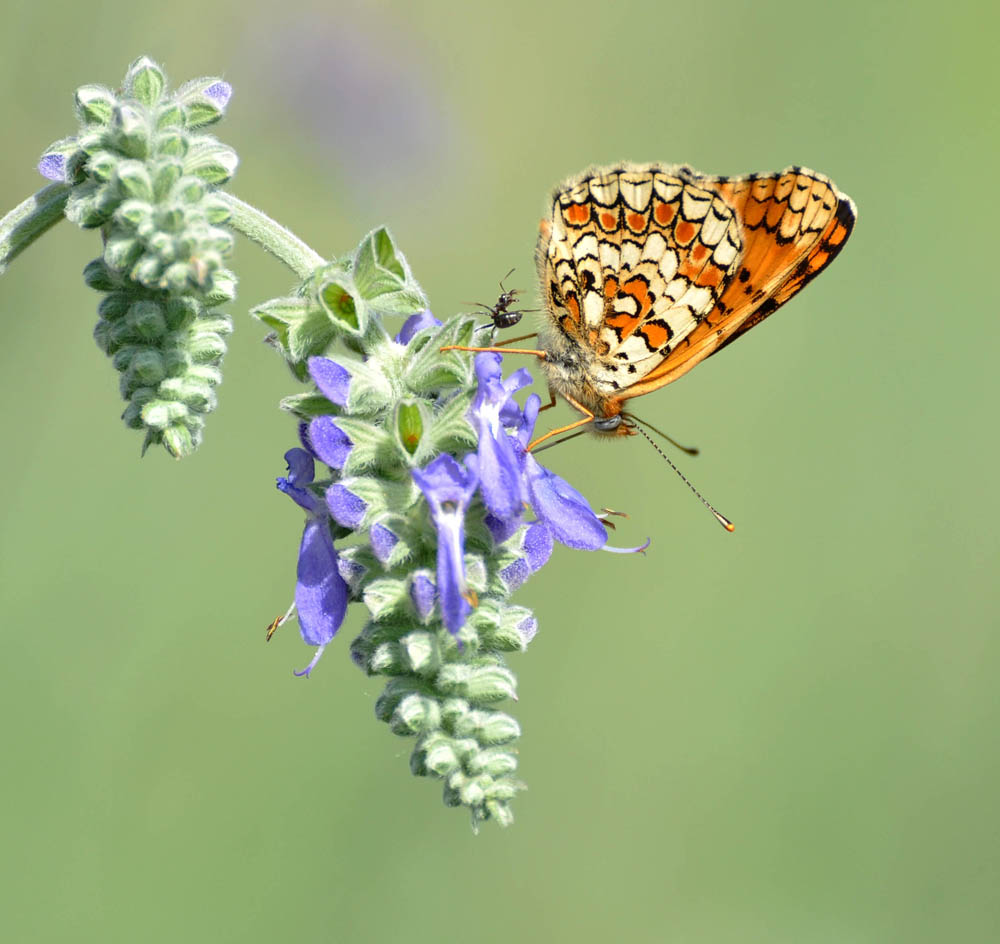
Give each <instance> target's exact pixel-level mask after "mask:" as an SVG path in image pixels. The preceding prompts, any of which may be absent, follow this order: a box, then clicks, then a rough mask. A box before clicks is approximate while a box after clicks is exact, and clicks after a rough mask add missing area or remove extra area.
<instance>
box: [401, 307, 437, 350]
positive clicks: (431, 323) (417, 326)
mask: <svg viewBox="0 0 1000 944" xmlns="http://www.w3.org/2000/svg"><path fill="white" fill-rule="evenodd" d="M440 327H441V322H440V321H438V320H437V318H435V317H434V316H433V315H432V314H431V312H430V309H429V308H425V309H424V310H423V311H418V312H417V313H416V314H415V315H410V317H409V318H407V319H406V321H404V322H403V327H402V328H400V329H399V333H398V334H397V335H396V337H395V338H393V340H394V341H395V342H396V343H397V344H409V343H410V341H412V340H413V336H414V335H415V334H416V333H417V332H418V331H423V330H424V329H425V328H440Z"/></svg>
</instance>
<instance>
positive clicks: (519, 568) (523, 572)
mask: <svg viewBox="0 0 1000 944" xmlns="http://www.w3.org/2000/svg"><path fill="white" fill-rule="evenodd" d="M530 576H531V568H530V567H529V566H528V562H527V561H526V560H525V559H524V558H523V557H519V558H518V559H517V560H516V561H514V563H513V564H508V565H507V566H506V567H504V569H503V570H501V571H500V579H501V580H502V581H503V582H504V583H505V584H506V585H507V589H508V590H509V591H510V592H511V593H513V592H514V591H515V590H516V589H517V588H518V587H520V586H521V584H523V583H524V582H525V581H526V580H527V579H528V578H529V577H530Z"/></svg>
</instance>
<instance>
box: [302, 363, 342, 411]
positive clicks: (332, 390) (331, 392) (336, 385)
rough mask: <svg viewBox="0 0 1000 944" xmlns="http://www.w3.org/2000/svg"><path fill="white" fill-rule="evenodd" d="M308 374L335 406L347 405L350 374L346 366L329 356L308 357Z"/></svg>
mask: <svg viewBox="0 0 1000 944" xmlns="http://www.w3.org/2000/svg"><path fill="white" fill-rule="evenodd" d="M309 376H310V377H312V379H313V381H314V382H315V384H316V386H317V387H318V388H319V392H320V393H322V394H323V396H324V397H326V398H327V400H329V401H330V402H331V403H336V404H337V406H347V394H348V392H349V389H350V386H351V375H350V373H348V371H347V370H346V368H344V367H341V366H340V364H338V363H337V362H336V361H333V360H330V358H329V357H310V358H309Z"/></svg>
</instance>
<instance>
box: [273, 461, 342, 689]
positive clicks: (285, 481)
mask: <svg viewBox="0 0 1000 944" xmlns="http://www.w3.org/2000/svg"><path fill="white" fill-rule="evenodd" d="M285 461H286V462H287V463H288V477H287V478H279V479H278V488H279V489H280V490H281V491H283V492H284V493H285V494H286V495H288V496H289V497H290V498H291V499H292V500H293V501H295V502H296V503H297V504H298V505H299V506H301V507H302V508H304V509H305V510H306V511H307V512H308V513H309V515H308V517H307V519H306V526H305V529H304V530H303V532H302V542H301V544H300V545H299V560H298V565H297V567H296V580H295V608H296V610H297V612H298V619H299V631H300V633H301V634H302V639H303V641H304V642H305V643H306V645H309V646H316V647H317V649H316V653H315V655H314V656H313V658H312V661H311V662H310V663H309V665H307V666H306V667H305V668H304V669H302V670H301V671H299V672H296V673H295V674H296V675H299V676H306V677H308V676H309V673H310V672H311V671H312V670H313V668H314V667H315V665H316V663H317V662H319V659H320V656H321V655H322V654H323V650H324V649H325V648H326V646H327V643H329V642H330V640H331V639H333V637H334V636H335V635H336V634H337V630H338V629H340V624H341V623H343V621H344V614H345V613H346V612H347V594H348V591H347V584H346V583H345V582H344V578H343V577H341V575H340V570H339V568H338V561H337V551H336V549H335V548H334V546H333V538H332V536H331V535H330V523H329V519H328V517H327V513H326V509H325V508H324V506H323V503H322V502H321V501H320V500H319V499H318V498H317V497H316V496H315V495H313V493H312V491H311V490H310V489H309V485H310V484H311V483H312V481H313V477H314V476H315V466H314V464H313V459H312V456H310V455H309V453H308V452H306V451H305V450H304V449H289V450H288V452H286V453H285Z"/></svg>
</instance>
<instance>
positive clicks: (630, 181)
mask: <svg viewBox="0 0 1000 944" xmlns="http://www.w3.org/2000/svg"><path fill="white" fill-rule="evenodd" d="M621 191H622V197H624V198H625V202H626V203H627V204H628V205H629V207H631V208H632V209H633V210H637V211H639V212H640V213H641V212H643V211H644V210H645V209H646V207H647V206H649V198H650V196H652V193H653V181H652V178H650V177H649V176H646V175H644V176H642V177H622V180H621Z"/></svg>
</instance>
